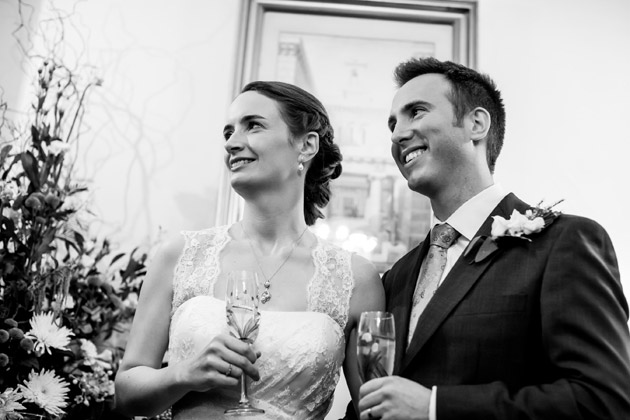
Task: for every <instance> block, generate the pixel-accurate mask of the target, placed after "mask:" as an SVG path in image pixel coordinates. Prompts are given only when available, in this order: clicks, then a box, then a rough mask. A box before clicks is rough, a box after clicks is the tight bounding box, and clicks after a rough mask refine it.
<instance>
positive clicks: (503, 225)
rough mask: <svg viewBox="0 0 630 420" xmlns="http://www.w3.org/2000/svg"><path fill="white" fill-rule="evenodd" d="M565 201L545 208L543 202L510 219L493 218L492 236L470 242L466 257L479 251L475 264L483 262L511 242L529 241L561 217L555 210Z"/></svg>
mask: <svg viewBox="0 0 630 420" xmlns="http://www.w3.org/2000/svg"><path fill="white" fill-rule="evenodd" d="M563 201H564V200H560V201H557V202H555V203H553V204H551V205H549V206H543V205H542V201H541V202H540V203H538V205H537V206H536V207H532V208H530V209H528V210H526V211H525V214H523V213H520V212H518V211H517V210H514V211H512V215H511V216H510V218H509V219H507V220H506V219H504V218H503V217H501V216H492V218H493V219H494V220H493V221H492V229H491V231H490V236H476V237H474V238H473V240H472V241H470V244H468V247H466V250H465V251H464V256H466V255H468V254H469V253H471V252H473V250H477V252H476V254H475V258H474V259H473V262H476V263H478V262H481V261H483V260H485V259H486V258H488V257H489V256H490V255H492V254H494V253H495V252H496V251H497V250H498V249H499V248H500V247H502V246H504V245H507V244H509V243H510V242H518V241H528V242H531V239H530V238H528V236H529V235H532V234H534V233H538V232H540V231H541V230H543V229H544V228H546V227H547V226H549V225H550V224H552V223H553V221H554V220H555V219H556V218H557V217H558V216H560V212H559V211H556V210H553V208H554V207H555V206H557V205H558V204H560V203H562V202H563Z"/></svg>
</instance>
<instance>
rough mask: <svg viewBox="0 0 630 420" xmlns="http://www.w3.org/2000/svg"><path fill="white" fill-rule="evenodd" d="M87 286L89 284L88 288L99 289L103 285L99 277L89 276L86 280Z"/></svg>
mask: <svg viewBox="0 0 630 420" xmlns="http://www.w3.org/2000/svg"><path fill="white" fill-rule="evenodd" d="M87 284H89V285H90V286H95V287H99V286H100V285H101V284H103V281H102V280H101V278H100V277H99V276H89V277H88V278H87Z"/></svg>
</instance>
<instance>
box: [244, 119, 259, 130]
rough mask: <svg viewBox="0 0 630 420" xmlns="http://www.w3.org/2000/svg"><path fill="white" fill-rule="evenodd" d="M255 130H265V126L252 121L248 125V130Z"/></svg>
mask: <svg viewBox="0 0 630 420" xmlns="http://www.w3.org/2000/svg"><path fill="white" fill-rule="evenodd" d="M255 128H263V125H262V124H261V123H259V122H258V121H250V122H249V123H247V129H248V130H253V129H255Z"/></svg>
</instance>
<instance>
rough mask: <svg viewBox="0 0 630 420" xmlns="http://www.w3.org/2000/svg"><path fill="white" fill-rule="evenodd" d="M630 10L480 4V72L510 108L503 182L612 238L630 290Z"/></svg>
mask: <svg viewBox="0 0 630 420" xmlns="http://www.w3.org/2000/svg"><path fill="white" fill-rule="evenodd" d="M629 23H630V2H629V1H627V0H597V1H595V0H527V1H522V0H480V2H479V55H478V58H479V60H478V68H479V69H480V70H481V71H483V72H486V73H488V74H490V75H492V77H493V78H494V79H495V81H496V82H497V84H498V86H499V87H500V89H501V90H502V92H503V95H504V98H505V105H506V108H507V134H506V140H505V146H504V150H503V153H502V155H501V156H500V158H499V161H498V163H497V170H496V179H497V180H498V181H499V182H501V183H502V184H504V185H505V186H506V187H509V188H511V189H513V190H514V191H515V192H516V193H517V195H519V196H521V198H523V199H524V200H526V201H528V202H530V203H533V204H535V203H537V202H538V201H539V200H541V199H545V200H546V201H549V202H551V201H554V200H557V199H561V198H564V199H565V202H564V203H563V204H562V205H561V207H562V209H563V210H564V211H565V212H567V213H576V214H580V215H584V216H587V217H590V218H593V219H595V220H597V221H598V222H599V223H600V224H602V225H603V226H604V227H605V228H606V229H607V230H608V232H609V234H610V236H611V238H612V240H613V244H614V246H615V249H616V251H617V257H618V259H619V264H620V269H621V275H622V280H623V282H624V286H625V291H626V294H628V293H629V292H628V291H630V219H629V218H628V217H627V215H626V214H627V211H628V205H630V197H629V193H628V192H629V189H628V187H627V184H628V181H630V163H629V162H628V152H630V130H629V128H628V122H629V121H630V119H629V118H628V112H629V108H628V103H629V102H630V77H629V76H628V75H630V47H629V45H630V24H629Z"/></svg>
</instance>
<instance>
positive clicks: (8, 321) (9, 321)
mask: <svg viewBox="0 0 630 420" xmlns="http://www.w3.org/2000/svg"><path fill="white" fill-rule="evenodd" d="M4 323H5V324H7V325H8V326H9V327H17V326H18V323H17V321H16V320H15V319H13V318H7V319H5V320H4Z"/></svg>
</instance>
